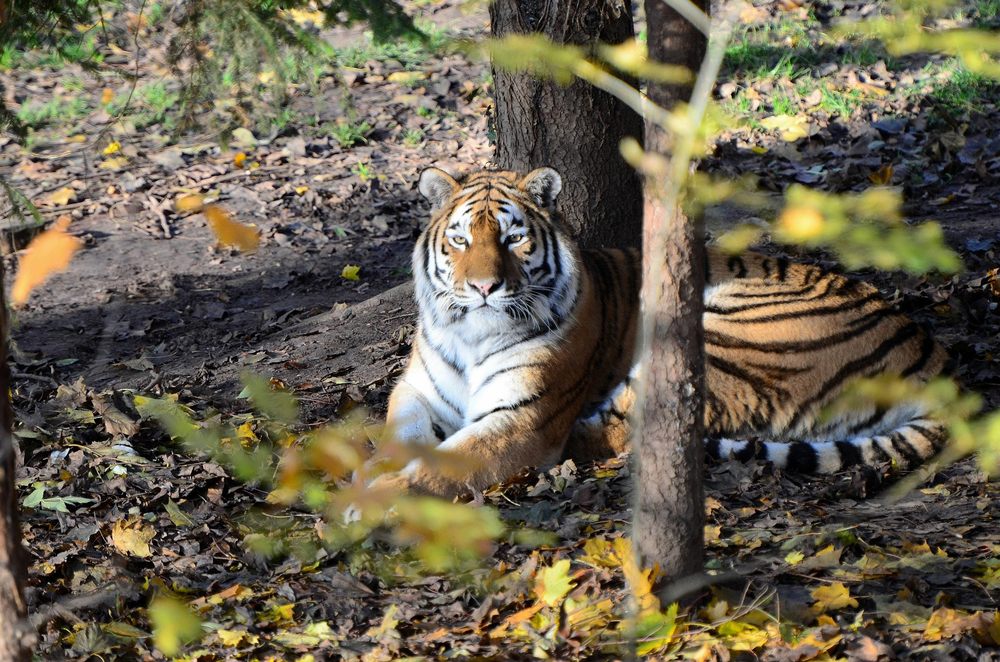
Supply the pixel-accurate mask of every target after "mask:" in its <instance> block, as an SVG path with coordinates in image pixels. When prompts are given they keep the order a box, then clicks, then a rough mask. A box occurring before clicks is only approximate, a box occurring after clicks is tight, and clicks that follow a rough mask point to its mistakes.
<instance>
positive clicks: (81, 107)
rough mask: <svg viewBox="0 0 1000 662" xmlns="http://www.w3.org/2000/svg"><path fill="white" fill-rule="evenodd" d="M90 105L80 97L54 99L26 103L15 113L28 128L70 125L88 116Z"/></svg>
mask: <svg viewBox="0 0 1000 662" xmlns="http://www.w3.org/2000/svg"><path fill="white" fill-rule="evenodd" d="M90 110H91V109H90V105H89V104H88V103H87V101H86V99H83V98H82V97H69V98H67V97H55V98H53V99H51V100H49V101H46V102H45V103H27V104H25V105H23V106H21V109H20V110H18V111H17V118H18V119H19V120H21V122H22V123H23V124H24V125H25V126H28V127H31V128H36V129H37V128H39V127H42V126H46V125H49V124H71V123H73V122H76V121H77V120H79V119H82V118H84V117H86V116H87V115H89V114H90Z"/></svg>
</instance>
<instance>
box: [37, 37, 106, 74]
mask: <svg viewBox="0 0 1000 662" xmlns="http://www.w3.org/2000/svg"><path fill="white" fill-rule="evenodd" d="M103 61H104V55H103V54H101V53H100V52H99V51H98V47H97V39H96V37H95V36H94V35H92V34H88V35H84V36H82V37H81V38H80V39H72V40H67V41H65V42H62V43H60V44H59V46H58V47H57V48H53V49H46V50H44V51H37V58H36V59H35V64H36V65H37V66H39V67H52V68H56V69H58V68H59V67H62V66H63V65H66V64H89V65H98V64H101V63H102V62H103Z"/></svg>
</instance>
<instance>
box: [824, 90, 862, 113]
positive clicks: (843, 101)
mask: <svg viewBox="0 0 1000 662" xmlns="http://www.w3.org/2000/svg"><path fill="white" fill-rule="evenodd" d="M820 94H821V95H822V96H821V97H820V101H819V107H820V108H821V109H822V110H825V111H826V112H828V113H830V114H831V115H840V116H841V117H850V115H851V113H853V112H854V109H855V108H857V107H858V106H860V105H861V95H860V94H859V93H857V92H854V91H850V90H848V91H846V92H841V91H839V90H833V89H830V88H829V87H825V86H824V87H821V88H820Z"/></svg>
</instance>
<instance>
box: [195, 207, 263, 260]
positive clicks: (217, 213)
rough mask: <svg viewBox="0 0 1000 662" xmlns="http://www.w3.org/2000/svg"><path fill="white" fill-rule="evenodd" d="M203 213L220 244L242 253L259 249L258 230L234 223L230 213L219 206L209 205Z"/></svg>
mask: <svg viewBox="0 0 1000 662" xmlns="http://www.w3.org/2000/svg"><path fill="white" fill-rule="evenodd" d="M203 211H204V214H205V218H207V219H208V224H209V225H211V226H212V231H213V232H215V236H216V238H217V239H218V240H219V243H220V244H222V245H223V246H235V247H236V248H238V249H240V250H241V251H252V250H256V249H257V246H258V245H259V244H260V235H259V234H258V233H257V230H255V229H253V228H251V227H250V226H248V225H243V224H242V223H239V222H237V221H234V220H233V218H232V217H231V216H230V215H229V212H227V211H226V210H225V209H223V208H222V207H219V206H218V205H209V206H207V207H205V209H204V210H203Z"/></svg>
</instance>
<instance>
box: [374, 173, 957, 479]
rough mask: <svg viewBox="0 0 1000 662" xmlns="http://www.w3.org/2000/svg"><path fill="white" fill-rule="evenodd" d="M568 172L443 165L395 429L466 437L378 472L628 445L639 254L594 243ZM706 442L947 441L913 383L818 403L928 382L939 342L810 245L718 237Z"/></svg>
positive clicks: (708, 316)
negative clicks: (576, 218)
mask: <svg viewBox="0 0 1000 662" xmlns="http://www.w3.org/2000/svg"><path fill="white" fill-rule="evenodd" d="M561 188H562V177H561V175H560V174H559V173H558V172H557V171H556V170H555V169H553V168H549V167H543V168H538V169H535V170H532V171H531V172H528V173H527V174H520V173H516V172H508V171H491V170H486V171H478V172H473V173H471V174H469V175H467V176H466V177H464V178H461V179H455V178H453V177H452V176H451V175H450V174H448V173H447V172H445V171H444V170H442V169H439V168H435V167H431V168H427V169H426V170H424V171H423V172H422V173H421V175H420V178H419V182H418V189H419V191H420V193H421V194H422V195H423V196H424V197H425V198H426V199H427V201H428V202H429V203H430V206H431V219H430V221H429V223H428V224H427V226H426V227H425V228H424V229H423V231H422V232H421V234H420V236H419V238H418V239H417V242H416V245H415V247H414V251H413V275H414V292H415V297H416V300H417V308H418V318H417V325H416V330H415V335H414V338H413V341H412V347H411V351H410V354H409V358H408V362H407V365H406V368H405V370H404V372H403V373H402V376H401V378H400V379H399V381H398V383H397V384H396V385H395V387H394V388H393V390H392V392H391V394H390V397H389V404H388V412H387V417H386V430H387V431H388V434H390V435H391V436H392V437H393V438H395V439H396V440H397V441H399V442H402V443H405V444H430V445H433V446H436V447H437V448H438V449H440V450H442V451H449V452H451V453H455V454H457V456H458V457H459V458H461V460H462V461H463V466H464V467H466V470H465V471H464V473H463V475H461V476H458V477H456V476H453V475H445V473H443V472H441V471H436V470H434V469H433V468H432V467H431V466H430V465H429V464H428V463H426V462H425V461H423V460H414V461H412V462H410V463H409V464H408V465H407V466H405V467H404V468H403V469H402V470H400V471H398V472H396V473H391V474H385V475H383V476H382V477H381V478H380V479H378V481H377V482H379V483H381V484H386V483H388V484H391V485H393V486H395V487H398V488H401V489H407V490H410V491H414V492H419V493H427V494H434V495H440V496H444V497H455V496H459V495H461V494H469V493H471V492H473V491H477V490H483V489H486V488H487V487H489V486H491V485H494V484H497V483H501V482H503V481H504V480H507V479H509V478H511V477H512V476H514V475H516V474H517V473H519V472H520V471H522V470H524V469H526V468H528V467H539V466H543V465H548V464H551V463H554V462H556V461H559V460H561V459H563V458H582V459H596V458H599V457H606V456H611V455H614V454H617V453H620V452H622V451H624V450H626V449H627V448H628V444H629V436H630V432H631V430H630V427H629V413H630V410H631V409H632V408H633V407H634V405H635V400H636V396H635V386H636V384H635V379H636V373H635V371H634V369H633V363H634V361H635V359H636V351H637V342H638V339H637V336H638V331H639V330H638V326H639V324H640V287H641V267H642V264H641V262H642V260H641V254H640V252H639V251H638V250H635V249H611V248H598V249H586V250H584V249H581V248H580V247H578V246H577V244H576V243H575V242H574V240H573V239H572V238H571V237H570V235H569V229H568V227H567V225H566V224H565V222H564V220H563V218H562V216H561V215H560V213H559V211H558V210H557V205H556V199H557V196H558V195H559V192H560V190H561ZM706 251H707V260H706V262H707V267H706V287H705V291H704V317H703V322H704V339H705V404H704V429H705V431H706V441H705V450H706V452H707V454H708V455H709V456H710V457H713V458H718V459H727V458H735V459H738V460H744V461H746V460H750V459H752V458H757V459H760V460H764V461H767V462H770V463H772V464H773V465H774V466H775V467H777V468H780V469H784V470H788V471H801V472H807V473H833V472H837V471H840V470H843V469H845V468H847V467H850V466H853V465H866V466H876V465H880V464H882V463H886V462H889V463H892V464H893V465H894V466H898V467H902V468H912V467H914V466H916V465H918V464H919V463H921V462H924V461H926V460H927V459H928V458H930V457H932V456H933V455H934V454H935V453H936V452H937V451H938V450H940V448H941V446H942V445H943V444H944V442H945V441H946V434H945V430H944V427H943V426H942V424H940V423H939V422H937V421H935V420H933V418H931V417H930V416H929V415H928V412H927V411H925V410H924V408H923V407H921V406H920V405H919V404H917V403H913V402H905V403H899V404H897V405H893V406H890V407H885V406H878V405H876V404H874V403H873V404H871V405H870V406H862V407H860V408H856V409H852V410H848V411H844V412H842V413H839V414H837V415H835V416H833V417H829V416H824V415H821V412H822V411H823V410H824V408H826V407H827V405H829V404H830V403H831V402H832V401H833V400H835V399H836V398H837V397H838V396H839V395H841V394H842V393H843V392H844V390H845V388H846V387H847V385H848V384H849V383H850V382H851V381H852V380H855V379H856V378H861V377H872V376H877V375H896V376H899V377H903V378H908V379H913V380H919V381H920V382H925V381H927V380H929V379H931V378H933V377H935V376H936V375H939V374H941V373H942V371H943V370H944V369H945V366H946V363H947V353H946V351H945V350H944V349H943V347H942V346H941V345H940V344H939V343H938V342H937V341H936V340H935V339H934V338H933V336H932V335H931V334H930V333H929V332H927V331H926V330H925V329H924V328H923V327H922V326H920V325H918V324H917V323H915V322H914V321H913V320H911V319H909V318H908V317H906V316H905V315H903V314H902V313H900V312H898V311H897V310H896V309H894V308H893V307H892V306H891V305H890V304H888V303H887V302H886V301H885V300H884V299H883V297H881V296H880V293H879V292H878V290H877V289H876V288H875V287H874V286H872V285H870V284H867V283H864V282H861V281H859V280H855V279H851V278H848V277H845V276H843V275H840V274H837V273H835V272H831V271H827V270H824V269H822V268H820V267H818V266H815V265H809V264H804V263H795V262H791V261H789V260H787V259H784V258H772V257H767V256H764V255H759V254H754V253H747V254H744V255H738V256H731V255H727V254H724V253H722V252H721V251H719V250H717V249H715V248H712V247H711V246H709V247H707V248H706Z"/></svg>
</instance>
